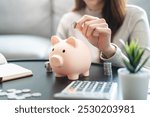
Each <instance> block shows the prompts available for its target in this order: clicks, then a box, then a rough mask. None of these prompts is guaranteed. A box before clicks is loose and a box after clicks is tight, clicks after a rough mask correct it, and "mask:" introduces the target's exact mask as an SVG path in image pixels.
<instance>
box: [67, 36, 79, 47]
mask: <svg viewBox="0 0 150 117" xmlns="http://www.w3.org/2000/svg"><path fill="white" fill-rule="evenodd" d="M66 42H67V43H68V44H69V45H71V46H73V47H74V48H75V47H76V46H77V43H76V39H75V38H74V37H69V38H68V39H67V41H66Z"/></svg>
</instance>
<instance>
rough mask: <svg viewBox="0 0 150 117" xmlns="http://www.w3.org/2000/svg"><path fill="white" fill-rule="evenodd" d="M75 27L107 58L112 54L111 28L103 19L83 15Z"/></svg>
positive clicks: (113, 50) (113, 49) (113, 48)
mask: <svg viewBox="0 0 150 117" xmlns="http://www.w3.org/2000/svg"><path fill="white" fill-rule="evenodd" d="M76 28H77V29H78V30H79V31H80V32H81V33H82V34H83V35H84V36H85V37H86V38H87V39H88V41H89V42H90V43H91V44H93V45H94V46H95V47H97V48H98V49H99V50H100V51H101V52H102V53H103V54H104V55H105V56H106V57H107V58H109V57H111V56H113V54H114V53H115V47H114V46H113V45H112V44H111V30H110V28H108V24H107V23H106V21H105V19H103V18H101V19H100V18H97V17H93V16H88V15H84V16H83V17H82V18H81V19H80V20H78V22H77V25H76Z"/></svg>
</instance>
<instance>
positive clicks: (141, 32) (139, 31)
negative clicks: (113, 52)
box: [130, 9, 150, 68]
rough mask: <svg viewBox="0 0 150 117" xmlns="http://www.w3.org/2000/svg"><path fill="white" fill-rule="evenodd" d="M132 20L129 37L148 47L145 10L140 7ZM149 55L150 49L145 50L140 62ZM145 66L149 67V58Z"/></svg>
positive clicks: (148, 33)
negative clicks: (132, 25)
mask: <svg viewBox="0 0 150 117" xmlns="http://www.w3.org/2000/svg"><path fill="white" fill-rule="evenodd" d="M133 18H134V20H132V21H134V22H131V23H133V24H134V27H133V29H132V31H131V34H130V39H133V40H137V41H138V42H139V44H140V45H141V46H142V47H143V48H149V47H150V29H149V22H148V18H147V14H146V12H145V11H144V10H143V9H141V10H140V11H139V13H136V14H134V16H133ZM149 55H150V51H149V52H148V51H145V52H144V55H143V57H142V60H141V62H142V61H143V60H144V59H145V58H147V57H148V56H149ZM145 67H149V68H150V60H148V62H147V63H146V65H145Z"/></svg>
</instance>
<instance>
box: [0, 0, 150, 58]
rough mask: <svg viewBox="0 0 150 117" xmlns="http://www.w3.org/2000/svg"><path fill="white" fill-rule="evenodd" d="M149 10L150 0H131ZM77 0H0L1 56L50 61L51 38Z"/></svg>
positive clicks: (132, 2) (129, 0)
mask: <svg viewBox="0 0 150 117" xmlns="http://www.w3.org/2000/svg"><path fill="white" fill-rule="evenodd" d="M128 3H130V4H135V5H138V6H140V7H142V8H143V9H145V10H146V12H147V14H148V18H149V19H150V12H149V11H150V3H149V0H128ZM73 5H74V0H0V53H2V54H3V55H4V56H5V57H6V58H7V59H8V60H12V59H15V60H16V59H17V60H18V59H47V58H48V53H49V52H50V47H51V45H50V37H51V35H54V34H55V33H56V29H57V25H58V22H59V21H60V19H61V17H62V15H63V14H64V13H66V12H68V11H71V9H72V8H73Z"/></svg>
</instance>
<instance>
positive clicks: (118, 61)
mask: <svg viewBox="0 0 150 117" xmlns="http://www.w3.org/2000/svg"><path fill="white" fill-rule="evenodd" d="M112 45H113V46H115V48H116V52H115V54H114V55H113V56H112V57H110V58H108V59H107V58H104V57H103V54H102V52H101V53H100V59H101V60H103V61H105V62H111V63H112V65H113V66H117V67H123V66H124V64H123V59H125V60H128V59H127V57H126V56H125V55H124V54H123V53H122V51H121V49H120V48H119V47H118V46H117V45H115V44H113V43H112Z"/></svg>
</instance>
